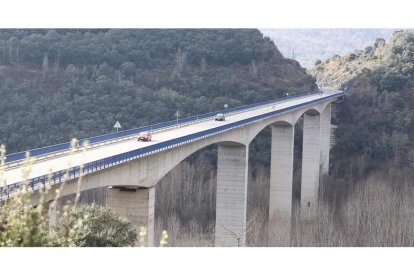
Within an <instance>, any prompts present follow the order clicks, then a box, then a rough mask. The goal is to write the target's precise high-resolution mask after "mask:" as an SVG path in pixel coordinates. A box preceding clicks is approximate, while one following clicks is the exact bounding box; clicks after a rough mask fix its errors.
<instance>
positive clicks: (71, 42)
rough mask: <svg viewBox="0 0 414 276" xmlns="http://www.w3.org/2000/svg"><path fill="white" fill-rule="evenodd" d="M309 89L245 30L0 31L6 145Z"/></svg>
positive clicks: (0, 110) (294, 68) (0, 126)
mask: <svg viewBox="0 0 414 276" xmlns="http://www.w3.org/2000/svg"><path fill="white" fill-rule="evenodd" d="M313 87H315V81H314V79H313V78H312V77H311V76H309V75H307V74H306V72H305V70H304V69H303V68H301V67H300V66H299V64H298V63H297V62H296V61H294V60H289V59H285V58H284V57H283V56H282V55H281V54H280V52H279V51H278V49H277V48H276V46H275V45H274V44H273V42H271V41H270V40H269V39H268V38H263V35H262V34H261V33H260V32H259V31H258V30H254V29H243V30H226V29H215V30H209V29H201V30H195V29H190V30H185V29H179V30H174V29H167V30H162V29H158V30H150V29H145V30H139V29H136V30H57V31H54V30H0V99H1V101H0V114H1V117H0V142H1V143H4V144H6V145H7V146H8V152H9V153H11V152H16V151H21V150H25V149H28V148H34V147H41V146H45V145H50V144H53V143H60V142H66V141H68V140H69V139H70V138H71V137H77V138H82V137H88V136H93V135H98V134H103V133H108V132H111V131H113V129H112V127H113V125H114V123H115V122H116V121H117V120H119V121H120V122H121V124H122V126H123V127H124V129H128V128H132V127H138V126H143V125H146V124H150V123H155V122H160V121H165V120H171V119H173V118H174V114H175V112H176V111H177V110H179V111H180V114H181V116H188V115H192V114H199V113H204V112H208V111H211V110H217V109H221V108H222V107H223V105H224V104H225V103H227V104H229V106H230V107H234V106H238V105H242V104H247V103H252V102H258V101H263V100H267V99H274V98H277V97H280V96H282V95H284V94H285V93H286V92H287V91H290V92H299V91H304V90H309V89H311V88H313Z"/></svg>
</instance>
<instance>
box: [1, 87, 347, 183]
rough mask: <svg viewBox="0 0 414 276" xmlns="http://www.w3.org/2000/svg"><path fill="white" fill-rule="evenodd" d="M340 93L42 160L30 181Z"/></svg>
mask: <svg viewBox="0 0 414 276" xmlns="http://www.w3.org/2000/svg"><path fill="white" fill-rule="evenodd" d="M335 92H339V91H328V90H325V91H324V93H323V95H322V96H321V95H315V94H314V95H309V96H305V97H302V98H297V99H291V100H287V101H285V102H281V103H277V104H274V105H270V106H264V107H261V108H258V109H254V110H248V111H245V112H241V113H238V114H233V115H228V116H226V120H225V121H224V122H223V121H214V120H208V121H201V122H198V123H193V124H190V125H185V126H182V127H179V126H178V127H176V128H172V129H167V130H164V131H160V132H157V133H154V134H153V136H152V139H153V140H152V141H150V142H138V141H136V139H135V138H134V139H130V140H125V141H122V142H119V143H114V144H108V145H105V146H102V147H98V148H89V149H88V150H87V151H86V152H84V153H82V152H75V153H74V154H73V155H72V156H68V155H60V156H56V157H54V158H53V157H52V158H50V159H45V160H38V161H36V162H35V163H34V164H33V165H32V166H31V170H30V175H29V179H31V178H35V177H38V176H42V175H47V174H50V173H51V172H55V171H59V170H64V169H66V168H68V167H73V166H78V165H80V163H81V162H83V163H87V162H92V161H95V160H99V159H103V158H106V157H110V156H114V155H116V154H120V153H124V152H129V151H132V150H135V149H139V148H144V147H147V146H150V145H154V144H157V143H160V142H163V141H168V140H171V139H174V138H177V137H182V136H185V135H188V134H192V133H197V132H200V131H203V130H208V129H211V128H215V127H217V126H220V125H226V124H229V123H232V122H237V121H240V120H243V119H246V118H250V117H253V116H256V115H261V114H266V113H269V112H272V111H275V110H279V109H282V108H286V107H291V106H295V105H298V104H301V103H306V102H310V101H312V100H315V99H321V98H324V97H326V96H329V95H332V94H333V93H335ZM5 176H6V181H7V184H8V185H9V184H12V183H16V182H20V181H22V180H23V175H22V167H21V166H18V167H14V168H10V169H7V170H6V171H5Z"/></svg>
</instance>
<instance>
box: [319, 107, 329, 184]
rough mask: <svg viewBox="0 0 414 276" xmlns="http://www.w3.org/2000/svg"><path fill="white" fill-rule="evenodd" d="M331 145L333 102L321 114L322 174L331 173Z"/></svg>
mask: <svg viewBox="0 0 414 276" xmlns="http://www.w3.org/2000/svg"><path fill="white" fill-rule="evenodd" d="M330 145H331V104H328V105H327V106H326V108H325V109H324V110H323V111H322V114H321V175H322V176H323V175H327V174H329V150H330Z"/></svg>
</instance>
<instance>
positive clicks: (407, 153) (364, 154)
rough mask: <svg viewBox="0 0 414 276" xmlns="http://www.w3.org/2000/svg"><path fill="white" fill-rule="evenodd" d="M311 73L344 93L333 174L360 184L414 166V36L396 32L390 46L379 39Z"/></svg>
mask: <svg viewBox="0 0 414 276" xmlns="http://www.w3.org/2000/svg"><path fill="white" fill-rule="evenodd" d="M347 68H348V69H347ZM345 71H346V72H348V73H347V74H345V73H344V72H345ZM311 72H313V73H314V74H315V76H316V77H317V79H318V83H324V84H332V86H336V87H339V86H341V87H342V88H344V89H345V92H346V97H345V101H344V102H343V103H342V104H340V105H338V113H337V116H336V122H335V123H336V124H338V129H337V146H336V147H335V148H334V151H333V156H337V157H340V158H335V159H334V160H333V161H334V162H333V163H334V170H333V172H334V174H336V175H337V176H341V177H346V178H351V179H354V180H357V179H360V178H361V177H363V176H365V175H366V174H367V173H368V172H370V171H373V170H390V169H391V170H392V169H398V170H400V169H404V168H412V167H414V112H413V110H414V78H413V76H414V32H396V33H395V34H394V35H393V37H392V39H391V41H390V43H389V44H384V41H383V40H377V41H376V43H375V44H374V45H373V46H372V47H370V48H369V49H366V50H365V51H356V52H354V55H353V56H352V55H348V56H346V57H336V58H333V59H331V60H328V61H327V62H324V63H321V64H320V65H319V66H318V67H317V68H316V69H315V70H312V71H311Z"/></svg>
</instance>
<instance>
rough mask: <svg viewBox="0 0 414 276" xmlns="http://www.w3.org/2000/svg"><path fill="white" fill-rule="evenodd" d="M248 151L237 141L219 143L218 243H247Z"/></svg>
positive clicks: (222, 244) (220, 244)
mask: <svg viewBox="0 0 414 276" xmlns="http://www.w3.org/2000/svg"><path fill="white" fill-rule="evenodd" d="M248 153H249V147H248V146H245V145H241V144H238V143H220V144H219V145H218V162H217V198H216V231H215V246H245V245H246V205H247V172H248Z"/></svg>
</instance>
